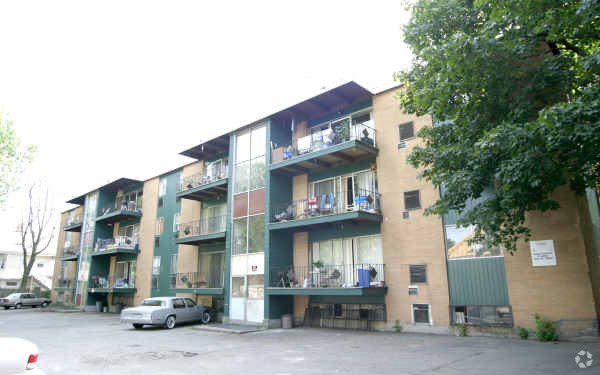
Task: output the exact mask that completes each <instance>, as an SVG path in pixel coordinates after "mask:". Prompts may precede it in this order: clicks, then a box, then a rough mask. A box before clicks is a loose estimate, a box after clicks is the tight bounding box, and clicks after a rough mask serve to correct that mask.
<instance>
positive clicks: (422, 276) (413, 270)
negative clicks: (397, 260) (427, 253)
mask: <svg viewBox="0 0 600 375" xmlns="http://www.w3.org/2000/svg"><path fill="white" fill-rule="evenodd" d="M408 268H409V271H410V283H411V284H417V283H426V282H427V268H426V266H425V265H424V264H411V265H409V266H408Z"/></svg>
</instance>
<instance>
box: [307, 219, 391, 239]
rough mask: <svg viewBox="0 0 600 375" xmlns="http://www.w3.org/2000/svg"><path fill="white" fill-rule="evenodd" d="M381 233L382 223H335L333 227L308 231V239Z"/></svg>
mask: <svg viewBox="0 0 600 375" xmlns="http://www.w3.org/2000/svg"><path fill="white" fill-rule="evenodd" d="M374 234H381V224H380V223H376V224H360V225H356V224H352V223H348V224H343V225H335V226H333V227H332V228H326V229H316V230H311V231H310V232H308V240H309V241H310V242H312V241H325V240H332V239H336V238H344V237H357V236H369V235H374Z"/></svg>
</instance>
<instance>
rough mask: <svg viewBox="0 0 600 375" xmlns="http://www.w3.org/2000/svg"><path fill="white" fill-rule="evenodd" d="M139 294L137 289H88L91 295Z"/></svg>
mask: <svg viewBox="0 0 600 375" xmlns="http://www.w3.org/2000/svg"><path fill="white" fill-rule="evenodd" d="M136 292H137V289H136V288H90V289H88V293H90V294H94V293H96V294H108V293H112V294H135V293H136Z"/></svg>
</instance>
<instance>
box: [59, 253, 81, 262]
mask: <svg viewBox="0 0 600 375" xmlns="http://www.w3.org/2000/svg"><path fill="white" fill-rule="evenodd" d="M78 259H79V254H75V255H71V256H68V257H60V258H58V260H60V261H62V262H77V260H78Z"/></svg>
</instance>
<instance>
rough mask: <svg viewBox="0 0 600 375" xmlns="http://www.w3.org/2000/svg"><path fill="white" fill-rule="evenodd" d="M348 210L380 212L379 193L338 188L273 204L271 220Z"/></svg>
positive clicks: (315, 215) (284, 219)
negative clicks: (337, 189)
mask: <svg viewBox="0 0 600 375" xmlns="http://www.w3.org/2000/svg"><path fill="white" fill-rule="evenodd" d="M350 211H365V212H370V213H378V214H381V194H379V193H377V192H373V191H370V190H366V189H350V190H339V191H335V192H331V193H324V194H320V195H315V196H312V197H308V198H306V199H300V200H296V201H290V202H285V203H282V204H276V205H273V207H272V208H271V222H272V223H275V222H281V221H290V220H298V219H308V218H312V217H318V216H325V215H336V214H342V213H346V212H350Z"/></svg>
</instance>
